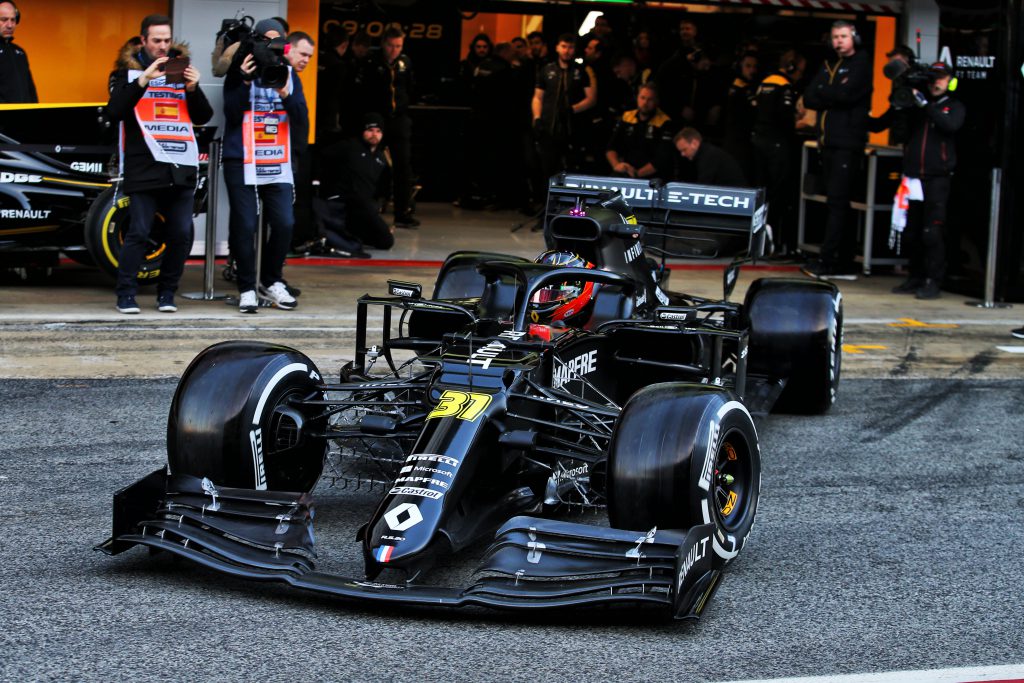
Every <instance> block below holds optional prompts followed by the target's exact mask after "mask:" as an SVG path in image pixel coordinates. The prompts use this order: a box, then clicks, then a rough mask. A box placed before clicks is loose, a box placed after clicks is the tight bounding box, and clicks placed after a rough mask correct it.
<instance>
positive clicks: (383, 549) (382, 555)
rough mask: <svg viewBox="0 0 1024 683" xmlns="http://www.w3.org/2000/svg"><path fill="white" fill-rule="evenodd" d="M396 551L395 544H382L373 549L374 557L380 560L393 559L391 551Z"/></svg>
mask: <svg viewBox="0 0 1024 683" xmlns="http://www.w3.org/2000/svg"><path fill="white" fill-rule="evenodd" d="M393 552H395V546H393V545H382V546H379V547H378V548H377V549H376V550H374V551H373V557H374V558H375V559H376V560H377V561H378V562H387V561H388V560H390V559H391V553H393Z"/></svg>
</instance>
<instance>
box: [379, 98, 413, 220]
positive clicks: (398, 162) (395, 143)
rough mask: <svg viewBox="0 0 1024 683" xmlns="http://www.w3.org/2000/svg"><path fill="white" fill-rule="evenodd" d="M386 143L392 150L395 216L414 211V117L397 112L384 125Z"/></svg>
mask: <svg viewBox="0 0 1024 683" xmlns="http://www.w3.org/2000/svg"><path fill="white" fill-rule="evenodd" d="M384 144H386V145H387V146H388V149H389V150H390V151H391V164H392V171H391V173H392V175H391V182H392V187H393V188H394V189H393V192H394V196H393V200H394V204H395V216H403V215H405V214H408V213H411V212H412V119H411V118H409V115H408V114H395V115H394V116H392V117H391V119H390V120H389V121H388V122H387V124H385V126H384Z"/></svg>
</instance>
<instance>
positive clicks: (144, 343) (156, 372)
mask: <svg viewBox="0 0 1024 683" xmlns="http://www.w3.org/2000/svg"><path fill="white" fill-rule="evenodd" d="M513 246H515V245H513ZM532 248H533V246H532V245H531V246H526V247H522V246H519V247H517V250H518V252H519V253H520V254H522V253H526V252H529V251H530V250H532ZM512 253H515V250H513V251H512ZM314 263H317V265H306V263H305V261H304V260H303V259H292V260H290V261H289V266H288V269H287V272H286V276H287V277H288V278H289V282H290V283H291V284H293V285H296V286H298V287H300V288H301V289H302V295H301V296H300V297H299V306H298V308H297V309H295V310H293V311H281V310H276V309H260V312H259V313H258V314H256V315H243V314H240V313H239V312H238V311H237V308H235V307H233V306H229V305H226V304H225V303H224V302H222V301H189V300H185V299H183V298H182V297H181V296H179V297H178V305H179V311H178V312H177V313H173V314H166V313H159V312H157V311H156V307H155V300H154V299H155V294H154V292H153V291H152V288H149V289H148V290H146V289H143V290H142V292H140V295H139V297H138V298H139V303H140V305H141V306H142V309H143V312H142V313H141V314H139V315H134V316H126V315H123V314H120V313H118V312H117V311H116V310H115V309H114V296H113V294H112V292H111V288H110V283H109V281H108V280H107V279H106V278H105V277H103V276H102V275H101V274H100V273H98V272H96V271H95V270H91V269H87V268H82V267H77V266H62V267H61V268H59V269H57V270H56V271H55V273H54V276H53V278H52V280H51V282H50V283H49V284H48V285H46V286H27V285H10V284H7V285H0V301H2V302H3V304H0V377H8V378H58V377H79V378H89V377H93V378H105V377H176V376H179V375H180V373H181V372H182V370H183V369H184V366H185V365H187V364H188V362H189V361H190V360H191V359H192V358H193V357H194V356H195V355H196V354H197V353H199V351H201V350H202V349H203V348H205V347H206V346H209V345H210V344H213V343H216V342H219V341H224V340H228V339H258V340H264V341H272V342H277V343H282V344H286V345H289V346H293V347H295V348H297V349H299V350H300V351H303V352H304V353H306V354H307V355H308V356H309V357H310V358H312V359H313V360H314V362H316V363H317V365H319V366H320V368H321V369H322V370H324V371H325V372H333V370H334V369H336V368H338V367H340V366H341V364H343V362H344V361H346V360H349V359H351V358H352V348H353V340H354V336H355V301H356V299H357V298H358V297H359V296H361V295H363V294H366V293H371V294H383V293H385V292H386V281H387V280H388V279H389V278H394V279H401V280H406V281H414V282H420V283H422V284H423V285H424V289H425V290H426V291H430V289H431V288H432V286H433V282H434V277H435V276H436V273H437V269H436V266H422V265H417V264H418V263H422V261H418V262H417V261H405V262H399V261H391V262H389V263H388V264H387V265H383V264H381V265H378V264H374V263H372V262H361V263H360V264H358V265H351V264H346V263H345V262H337V263H331V262H326V264H325V262H324V261H323V260H317V261H314ZM410 263H411V264H413V265H407V264H410ZM202 277H203V275H202V268H201V267H200V266H199V265H197V264H192V265H189V266H188V267H187V268H186V272H185V276H184V278H183V281H182V286H181V290H180V291H182V292H198V291H202V289H203V281H202ZM757 277H802V276H801V275H800V274H799V272H798V271H796V269H795V268H792V267H791V268H788V269H786V268H781V269H780V268H772V269H767V270H758V269H753V268H748V269H745V270H744V271H743V272H742V274H741V279H740V282H739V284H738V286H737V289H736V291H735V292H734V294H733V296H732V299H733V300H736V301H741V300H742V297H743V294H744V292H745V290H746V287H747V286H749V284H750V282H752V281H753V280H754V279H755V278H757ZM897 282H899V279H898V278H896V277H895V276H885V275H876V276H872V277H869V278H861V279H858V280H856V281H852V282H839V283H838V284H839V287H840V289H841V291H842V292H843V305H844V312H845V338H844V345H843V351H844V353H843V377H846V378H854V377H864V378H882V377H892V378H903V379H914V378H919V379H924V378H952V379H961V378H965V377H973V378H977V379H997V378H1004V379H1013V378H1024V343H1022V342H1019V341H1017V340H1014V339H1013V338H1012V337H1011V336H1010V334H1009V331H1010V329H1012V328H1014V327H1019V326H1020V325H1021V323H1022V320H1021V319H1019V318H1018V317H1016V315H1015V314H1017V313H1018V311H1019V314H1020V315H1021V316H1024V306H1021V307H1020V308H1019V309H979V308H973V307H969V306H965V305H964V298H963V297H959V296H955V295H952V294H944V296H943V297H942V298H941V299H938V300H936V301H917V300H916V299H914V298H913V297H910V296H907V295H897V294H891V293H890V292H889V290H890V288H891V287H892V286H893V285H894V284H896V283H897ZM669 287H670V288H671V289H674V290H676V291H683V292H688V293H692V294H698V295H701V296H709V297H720V296H721V273H720V271H718V270H717V269H707V268H696V269H692V270H691V269H685V268H684V269H679V270H674V271H673V272H672V275H671V279H670V281H669ZM214 292H215V293H216V294H225V293H228V292H232V293H233V284H232V283H229V282H225V281H224V280H222V279H220V277H219V276H218V278H217V279H216V281H215V289H214ZM371 324H372V323H371Z"/></svg>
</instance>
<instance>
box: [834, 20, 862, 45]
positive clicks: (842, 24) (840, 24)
mask: <svg viewBox="0 0 1024 683" xmlns="http://www.w3.org/2000/svg"><path fill="white" fill-rule="evenodd" d="M832 28H833V29H837V28H848V29H850V35H851V36H852V37H853V44H854V45H855V46H856V47H860V34H859V33H858V32H857V26H856V25H855V24H854V23H853V22H852V21H847V20H846V19H837V20H836V21H833V22H832ZM830 33H831V31H830Z"/></svg>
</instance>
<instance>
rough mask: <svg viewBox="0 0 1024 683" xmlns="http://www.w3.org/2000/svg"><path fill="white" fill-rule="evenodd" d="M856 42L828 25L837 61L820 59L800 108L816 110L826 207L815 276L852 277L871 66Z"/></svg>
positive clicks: (849, 28)
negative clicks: (853, 222) (853, 208)
mask: <svg viewBox="0 0 1024 683" xmlns="http://www.w3.org/2000/svg"><path fill="white" fill-rule="evenodd" d="M859 44H860V38H859V37H858V35H857V29H856V27H855V26H854V25H853V24H851V23H850V22H848V21H843V20H839V21H836V22H834V23H833V24H832V49H833V50H835V52H836V61H835V62H829V61H827V60H826V61H825V63H824V64H823V65H822V67H821V70H820V71H819V72H818V73H817V75H815V77H814V80H812V81H811V84H810V85H809V86H807V90H806V91H805V92H804V104H805V106H806V107H807V108H808V109H814V110H815V111H817V112H818V120H817V124H816V127H817V133H818V149H819V151H820V153H821V169H822V176H823V178H824V181H825V195H826V198H827V200H826V203H827V206H828V220H827V222H826V223H825V239H824V241H823V242H822V245H821V261H820V263H814V264H808V272H810V273H812V274H814V275H825V276H827V275H839V274H843V273H852V272H853V271H854V269H853V253H854V250H855V248H856V231H855V230H854V229H852V227H851V226H850V199H851V197H852V195H853V184H854V183H855V182H857V180H858V177H859V174H858V170H859V169H860V167H861V162H862V160H863V158H864V145H865V144H866V143H867V141H868V112H869V111H870V109H871V89H872V86H871V63H870V61H869V59H868V53H867V52H866V51H864V50H857V47H858V46H859Z"/></svg>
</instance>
